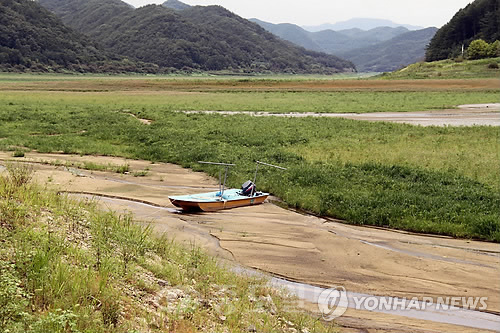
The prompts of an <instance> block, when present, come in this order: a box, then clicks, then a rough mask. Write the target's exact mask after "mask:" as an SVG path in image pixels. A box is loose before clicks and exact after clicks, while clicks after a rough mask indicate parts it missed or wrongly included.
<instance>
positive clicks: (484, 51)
mask: <svg viewBox="0 0 500 333" xmlns="http://www.w3.org/2000/svg"><path fill="white" fill-rule="evenodd" d="M489 46H490V45H489V44H488V43H487V42H485V41H484V40H482V39H476V40H474V41H472V42H471V43H470V45H469V47H468V48H467V57H468V58H469V59H482V58H486V57H487V56H488V48H489Z"/></svg>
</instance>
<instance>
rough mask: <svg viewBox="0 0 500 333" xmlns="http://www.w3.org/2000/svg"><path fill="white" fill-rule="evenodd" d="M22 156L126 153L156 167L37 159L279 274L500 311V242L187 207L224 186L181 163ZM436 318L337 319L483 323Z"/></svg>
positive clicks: (61, 179)
mask: <svg viewBox="0 0 500 333" xmlns="http://www.w3.org/2000/svg"><path fill="white" fill-rule="evenodd" d="M10 158H11V154H7V153H0V165H1V164H5V162H4V160H6V159H10ZM22 160H31V161H39V162H40V161H45V162H50V161H52V162H54V161H56V160H59V161H74V162H80V163H81V162H83V161H90V162H94V163H98V164H108V163H111V164H114V165H123V164H125V163H127V164H129V165H130V168H131V171H132V172H134V171H139V170H145V169H149V171H148V173H147V175H146V176H145V177H134V176H133V175H132V174H127V175H120V174H116V173H111V172H90V171H84V170H76V169H74V168H67V167H64V166H58V167H56V166H52V165H45V164H34V165H35V168H36V178H37V180H38V181H39V182H40V183H43V184H48V185H49V186H51V187H54V188H57V189H59V190H65V191H73V192H88V193H95V194H100V195H104V196H107V198H103V199H101V203H102V204H103V205H104V206H106V207H109V208H110V209H113V210H117V211H122V210H128V211H132V212H133V213H134V214H135V216H136V217H137V219H139V220H142V221H144V222H145V223H149V224H151V225H152V226H153V227H154V229H155V230H156V231H158V232H166V233H168V234H169V235H170V236H171V237H174V238H175V239H177V240H178V241H185V242H196V243H198V244H200V245H201V246H203V247H204V248H206V249H207V250H208V251H209V252H211V253H212V254H215V255H217V256H219V257H221V258H225V259H229V260H236V261H237V262H238V263H240V264H242V265H244V266H247V267H253V268H256V269H259V270H261V271H266V272H271V273H273V274H274V275H275V276H283V277H286V278H287V279H289V280H292V281H298V282H305V283H308V284H313V285H318V286H324V287H330V286H343V287H345V288H346V289H347V290H348V291H352V292H357V293H365V294H370V295H379V296H398V297H406V298H412V297H414V296H417V297H423V296H426V297H446V296H449V297H452V296H453V297H468V296H475V297H488V299H487V305H488V311H493V312H496V313H499V312H500V294H499V292H498V291H499V290H500V245H499V244H493V243H486V242H477V241H468V240H457V239H451V238H447V237H433V236H424V235H415V234H410V233H405V232H398V231H391V230H383V229H376V228H366V227H358V226H350V225H346V224H342V223H340V222H339V221H334V220H325V219H321V218H317V217H312V216H307V215H302V214H298V213H295V212H292V211H288V210H285V209H282V208H279V207H278V206H275V205H273V204H271V203H265V204H263V205H260V206H255V207H244V208H238V209H233V210H226V211H220V212H216V213H200V214H182V213H180V212H179V211H177V210H176V209H174V207H173V206H172V205H171V204H170V203H169V201H168V198H167V196H168V195H173V194H188V193H197V192H203V191H208V190H210V189H214V188H216V187H217V181H216V180H214V179H211V178H209V177H207V176H206V175H205V174H203V173H195V172H192V171H189V170H186V169H182V168H181V167H178V166H175V165H170V164H151V163H150V162H145V161H130V160H128V161H126V160H124V159H120V158H110V157H89V156H85V157H81V156H70V155H45V154H27V155H26V158H24V159H22ZM0 172H1V170H0ZM117 198H124V199H133V200H137V201H138V202H133V201H130V200H121V199H117ZM139 201H141V202H139ZM147 203H151V204H152V205H150V204H147ZM429 319H430V320H433V319H432V318H431V317H429ZM430 320H422V319H417V318H408V317H405V316H404V314H403V315H393V314H380V313H374V312H370V311H357V310H353V309H348V311H347V313H346V314H345V315H344V316H342V317H340V318H338V319H337V320H336V321H337V322H338V323H340V324H341V325H344V326H346V327H350V328H349V329H347V328H346V331H349V332H351V331H352V332H358V331H359V332H362V331H370V332H393V331H394V332H396V331H411V332H439V331H453V332H475V331H477V332H480V331H484V330H483V329H479V328H478V329H474V328H471V327H466V326H456V325H449V324H444V323H438V322H436V321H430ZM467 324H468V323H467V321H466V322H465V323H464V325H467ZM469 325H471V324H469ZM499 329H500V327H499Z"/></svg>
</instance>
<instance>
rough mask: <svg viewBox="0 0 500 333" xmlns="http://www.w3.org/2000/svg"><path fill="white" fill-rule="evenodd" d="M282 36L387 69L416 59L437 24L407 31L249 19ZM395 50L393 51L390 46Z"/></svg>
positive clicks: (361, 66) (366, 67) (359, 64)
mask: <svg viewBox="0 0 500 333" xmlns="http://www.w3.org/2000/svg"><path fill="white" fill-rule="evenodd" d="M250 20H251V21H253V22H255V23H257V24H259V25H261V26H262V27H263V28H264V29H266V30H268V31H270V32H271V33H274V34H275V35H277V36H279V37H280V38H282V39H285V40H288V41H290V42H292V43H295V44H297V45H300V46H302V47H304V48H309V49H312V50H316V51H322V52H326V53H330V54H335V55H337V56H340V57H341V58H345V59H348V60H350V61H352V62H353V63H354V64H355V65H356V68H357V69H358V71H369V72H387V71H391V70H395V69H398V68H400V67H401V66H406V65H409V64H411V63H413V62H416V61H420V60H422V59H423V58H424V56H425V47H426V46H427V44H428V42H429V41H430V39H431V38H432V36H433V34H434V33H435V31H436V30H437V28H426V29H422V30H415V31H410V30H408V29H407V28H404V27H396V28H391V27H377V28H373V29H371V30H368V31H365V30H361V29H358V28H352V29H347V30H340V31H333V30H322V31H318V32H309V31H306V30H305V29H303V28H301V27H299V26H297V25H294V24H289V23H281V24H273V23H268V22H264V21H261V20H258V19H250ZM396 49H397V50H398V51H397V52H394V50H396Z"/></svg>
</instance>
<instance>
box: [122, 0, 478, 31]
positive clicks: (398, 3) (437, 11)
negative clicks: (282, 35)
mask: <svg viewBox="0 0 500 333" xmlns="http://www.w3.org/2000/svg"><path fill="white" fill-rule="evenodd" d="M125 1H126V2H128V3H130V4H131V5H133V6H135V7H140V6H143V5H147V4H151V3H157V4H160V3H163V2H164V1H165V0H125ZM182 2H184V3H187V4H189V5H202V6H205V5H221V6H223V7H225V8H227V9H229V10H230V11H232V12H234V13H236V14H238V15H240V16H242V17H244V18H258V19H260V20H263V21H267V22H271V23H294V24H298V25H319V24H322V23H336V22H340V21H345V20H348V19H350V18H354V17H367V18H381V19H389V20H391V21H394V22H396V23H400V24H411V25H418V26H422V27H431V26H435V27H438V28H440V27H441V26H443V25H444V24H446V23H447V22H448V21H449V20H450V19H451V18H452V17H453V15H454V14H455V13H456V12H457V11H458V10H459V9H460V8H464V7H465V6H467V4H469V3H471V2H472V0H307V1H304V0H185V1H182Z"/></svg>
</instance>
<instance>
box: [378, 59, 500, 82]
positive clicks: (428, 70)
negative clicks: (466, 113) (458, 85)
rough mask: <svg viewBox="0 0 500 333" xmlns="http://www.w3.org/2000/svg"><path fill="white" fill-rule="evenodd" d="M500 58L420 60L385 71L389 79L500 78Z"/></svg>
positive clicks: (385, 75)
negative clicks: (397, 68) (391, 70)
mask: <svg viewBox="0 0 500 333" xmlns="http://www.w3.org/2000/svg"><path fill="white" fill-rule="evenodd" d="M499 65H500V58H489V59H480V60H463V59H461V60H452V59H447V60H441V61H434V62H418V63H415V64H411V65H410V66H408V67H405V68H403V69H401V70H398V71H395V72H392V73H384V74H383V75H382V76H381V77H382V78H387V79H427V78H443V79H450V78H460V79H464V78H470V77H473V78H479V77H482V78H491V77H493V78H500V70H499Z"/></svg>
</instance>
